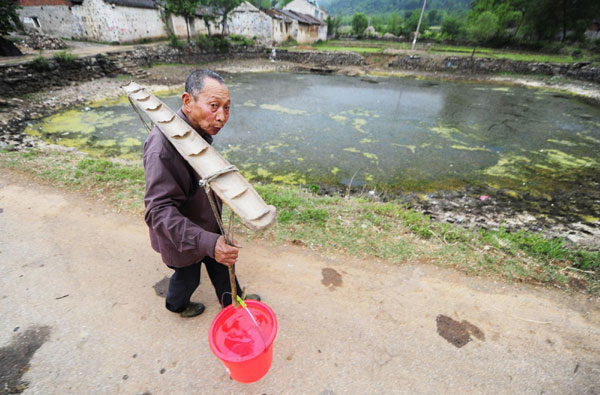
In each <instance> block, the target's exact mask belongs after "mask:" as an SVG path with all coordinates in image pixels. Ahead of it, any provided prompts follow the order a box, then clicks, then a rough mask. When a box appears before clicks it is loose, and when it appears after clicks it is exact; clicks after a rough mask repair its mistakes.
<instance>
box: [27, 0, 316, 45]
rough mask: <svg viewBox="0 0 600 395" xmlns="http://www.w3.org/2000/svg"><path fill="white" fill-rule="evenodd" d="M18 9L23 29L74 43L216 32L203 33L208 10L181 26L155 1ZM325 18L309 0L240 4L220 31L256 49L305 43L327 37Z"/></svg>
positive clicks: (57, 0)
mask: <svg viewBox="0 0 600 395" xmlns="http://www.w3.org/2000/svg"><path fill="white" fill-rule="evenodd" d="M19 5H21V6H22V7H23V8H21V9H19V11H18V12H19V15H20V17H21V20H22V21H23V23H24V25H25V26H26V27H27V28H29V29H35V30H38V31H40V32H42V33H44V34H49V35H52V36H58V37H63V38H70V39H76V40H89V41H98V42H108V43H127V42H135V41H140V40H145V39H146V40H153V39H159V38H164V37H168V36H169V35H170V33H171V32H172V33H174V34H175V35H177V36H178V37H187V35H188V29H189V34H190V35H191V36H197V35H201V34H219V33H221V31H222V26H221V24H220V23H214V22H213V23H211V25H210V29H209V26H207V24H206V22H205V19H204V18H203V16H204V15H207V14H208V13H210V14H211V15H214V10H209V9H207V8H206V7H198V8H197V10H196V18H192V19H190V20H189V21H188V22H189V23H188V24H186V21H185V18H184V17H181V16H175V15H169V16H165V14H164V10H163V9H162V8H161V7H159V6H158V3H157V2H156V1H155V0H19ZM307 12H310V14H308V13H307ZM316 15H318V16H319V17H317V16H316ZM326 15H327V13H326V12H325V11H323V10H321V9H320V8H319V7H318V6H317V3H316V1H315V0H294V1H292V2H291V3H290V4H288V5H287V6H286V7H285V9H283V10H277V9H270V10H259V9H258V8H256V7H254V6H253V5H252V4H250V3H248V2H246V1H245V2H243V3H242V4H241V5H240V6H239V7H237V8H236V9H234V10H233V11H231V13H230V15H229V18H228V20H227V23H226V30H227V32H228V33H229V34H238V35H242V36H245V37H248V38H252V39H255V40H256V41H257V42H258V43H259V44H261V45H267V46H268V45H272V44H277V43H282V42H284V41H286V40H288V39H290V38H291V39H294V40H296V41H297V42H298V43H301V44H306V43H312V42H315V41H317V40H319V39H321V40H325V39H326V38H327V24H326V23H325V22H324V20H323V19H320V17H324V18H326ZM218 19H219V20H220V15H218Z"/></svg>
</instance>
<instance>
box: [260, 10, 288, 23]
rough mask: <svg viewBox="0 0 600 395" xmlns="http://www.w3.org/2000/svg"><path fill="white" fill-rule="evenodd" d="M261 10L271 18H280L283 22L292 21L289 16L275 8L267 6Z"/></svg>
mask: <svg viewBox="0 0 600 395" xmlns="http://www.w3.org/2000/svg"><path fill="white" fill-rule="evenodd" d="M263 12H264V13H265V14H267V15H269V16H270V17H271V18H275V19H281V20H283V21H284V22H291V21H292V18H290V17H289V16H287V15H285V14H283V13H282V12H281V11H280V10H278V9H277V8H269V9H268V10H263Z"/></svg>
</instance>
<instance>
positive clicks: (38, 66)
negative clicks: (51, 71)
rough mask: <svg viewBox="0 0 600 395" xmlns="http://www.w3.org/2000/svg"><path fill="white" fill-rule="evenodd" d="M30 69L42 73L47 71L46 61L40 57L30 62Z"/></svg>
mask: <svg viewBox="0 0 600 395" xmlns="http://www.w3.org/2000/svg"><path fill="white" fill-rule="evenodd" d="M31 67H33V69H34V70H37V71H44V70H48V68H49V67H48V61H47V60H46V58H45V57H43V56H41V55H40V56H38V57H37V58H35V59H33V60H32V61H31Z"/></svg>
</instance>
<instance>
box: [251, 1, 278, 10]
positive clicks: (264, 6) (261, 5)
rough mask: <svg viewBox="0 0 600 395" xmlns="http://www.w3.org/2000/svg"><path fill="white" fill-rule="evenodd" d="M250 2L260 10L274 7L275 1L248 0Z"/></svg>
mask: <svg viewBox="0 0 600 395" xmlns="http://www.w3.org/2000/svg"><path fill="white" fill-rule="evenodd" d="M248 1H249V2H250V4H252V5H253V6H254V7H256V8H258V9H259V10H264V9H269V8H271V7H273V2H272V1H271V0H248Z"/></svg>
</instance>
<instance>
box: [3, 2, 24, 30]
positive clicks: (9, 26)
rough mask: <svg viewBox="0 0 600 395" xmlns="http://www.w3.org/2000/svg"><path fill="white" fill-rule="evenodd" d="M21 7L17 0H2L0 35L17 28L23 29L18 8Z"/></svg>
mask: <svg viewBox="0 0 600 395" xmlns="http://www.w3.org/2000/svg"><path fill="white" fill-rule="evenodd" d="M19 8H21V6H19V5H18V4H17V2H16V1H13V0H2V1H0V36H5V35H7V34H8V33H10V32H12V31H13V30H15V28H18V29H22V28H23V25H22V24H21V20H20V19H19V14H18V13H17V10H18V9H19Z"/></svg>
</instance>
